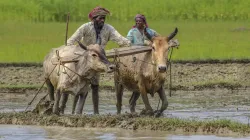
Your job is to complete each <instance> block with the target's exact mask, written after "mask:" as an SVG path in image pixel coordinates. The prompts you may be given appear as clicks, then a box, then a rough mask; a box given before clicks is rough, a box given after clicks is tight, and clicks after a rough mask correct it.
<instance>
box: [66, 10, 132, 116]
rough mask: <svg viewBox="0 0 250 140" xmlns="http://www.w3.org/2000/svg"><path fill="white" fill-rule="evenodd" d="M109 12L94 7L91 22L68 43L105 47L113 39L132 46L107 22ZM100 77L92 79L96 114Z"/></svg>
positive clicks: (118, 42)
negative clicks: (77, 42) (78, 42)
mask: <svg viewBox="0 0 250 140" xmlns="http://www.w3.org/2000/svg"><path fill="white" fill-rule="evenodd" d="M108 14H110V12H109V10H107V9H105V8H102V7H99V6H98V7H96V8H94V9H93V10H92V11H91V12H90V13H89V15H88V18H89V19H90V22H88V23H85V24H83V25H82V26H81V27H79V28H78V29H77V30H76V32H75V33H74V34H73V35H72V36H71V37H70V38H69V39H68V40H67V45H72V44H74V43H75V42H76V41H81V42H82V44H83V45H85V46H89V45H90V44H99V45H100V46H101V47H102V48H103V49H104V48H105V46H106V45H107V43H108V41H109V40H111V41H114V42H116V43H117V44H118V45H119V46H130V41H129V40H128V39H127V38H125V37H123V36H122V35H121V34H120V33H118V32H117V31H116V29H115V28H114V27H113V26H111V25H109V24H105V18H106V15H108ZM99 78H100V76H99V75H98V76H96V77H94V78H93V79H92V80H91V88H92V98H93V105H94V113H95V114H98V113H99V110H98V104H99V94H98V90H99Z"/></svg>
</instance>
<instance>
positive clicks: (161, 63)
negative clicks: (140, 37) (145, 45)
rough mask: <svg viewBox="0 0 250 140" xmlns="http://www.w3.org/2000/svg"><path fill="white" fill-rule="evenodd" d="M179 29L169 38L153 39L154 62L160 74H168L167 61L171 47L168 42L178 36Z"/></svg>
mask: <svg viewBox="0 0 250 140" xmlns="http://www.w3.org/2000/svg"><path fill="white" fill-rule="evenodd" d="M177 32H178V29H177V28H175V30H174V32H172V33H171V34H170V35H169V36H168V37H154V38H153V39H152V41H153V43H152V60H153V62H154V64H156V69H157V71H158V72H166V70H167V59H166V58H168V51H169V49H170V46H169V45H168V42H169V41H170V40H171V39H172V38H173V37H174V36H175V35H176V34H177Z"/></svg>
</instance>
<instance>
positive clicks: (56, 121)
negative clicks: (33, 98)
mask: <svg viewBox="0 0 250 140" xmlns="http://www.w3.org/2000/svg"><path fill="white" fill-rule="evenodd" d="M0 120H1V121H0V123H1V124H18V125H42V126H43V125H44V126H50V125H53V126H64V127H85V126H88V127H101V128H123V129H133V130H158V131H159V130H160V131H176V130H182V131H183V132H191V133H192V132H193V133H196V132H203V133H210V134H220V133H223V132H230V131H231V132H235V133H237V134H243V135H244V134H249V133H250V127H249V126H248V125H247V124H241V123H238V122H234V121H230V120H225V119H222V120H210V121H197V120H186V119H185V120H184V119H178V118H153V117H138V116H132V115H90V116H89V115H81V116H72V115H63V116H56V115H51V116H46V115H36V114H33V113H22V112H21V113H0ZM121 124H122V125H121ZM220 130H222V131H220ZM223 130H226V131H223Z"/></svg>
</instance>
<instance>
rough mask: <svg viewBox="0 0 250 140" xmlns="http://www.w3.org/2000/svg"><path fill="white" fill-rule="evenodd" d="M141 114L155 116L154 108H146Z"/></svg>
mask: <svg viewBox="0 0 250 140" xmlns="http://www.w3.org/2000/svg"><path fill="white" fill-rule="evenodd" d="M140 115H146V116H153V115H154V112H153V110H146V109H144V110H142V111H141V113H140Z"/></svg>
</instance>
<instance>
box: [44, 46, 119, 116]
mask: <svg viewBox="0 0 250 140" xmlns="http://www.w3.org/2000/svg"><path fill="white" fill-rule="evenodd" d="M57 53H58V54H57ZM59 56H60V59H58V57H59ZM69 57H70V58H71V59H69V60H70V61H71V60H77V61H76V62H69V63H62V64H63V65H55V64H53V60H58V61H57V63H60V60H63V58H69ZM43 68H44V74H45V78H46V79H47V80H46V85H47V88H48V92H49V97H50V100H51V101H52V102H53V104H52V105H53V113H55V114H59V112H60V110H61V112H62V113H64V108H65V107H66V102H67V100H68V95H69V94H73V95H74V96H75V99H74V103H73V110H72V113H73V112H74V110H75V106H76V103H77V100H78V97H79V102H78V106H77V113H78V114H81V113H82V110H83V106H84V103H85V99H86V97H87V94H88V90H89V85H90V79H91V78H93V77H94V76H95V75H96V74H97V73H100V72H104V71H106V72H111V71H113V68H114V65H112V64H111V63H110V62H109V61H108V59H107V58H106V56H105V52H104V50H103V49H101V47H100V46H99V45H97V44H95V45H90V46H88V47H85V46H83V45H82V44H79V45H71V46H61V47H59V48H55V49H52V51H51V52H50V53H49V54H48V55H47V56H46V57H45V60H44V62H43ZM51 72H52V73H51ZM54 92H55V98H54ZM61 95H62V99H61ZM60 99H61V106H60V109H59V102H60Z"/></svg>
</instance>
